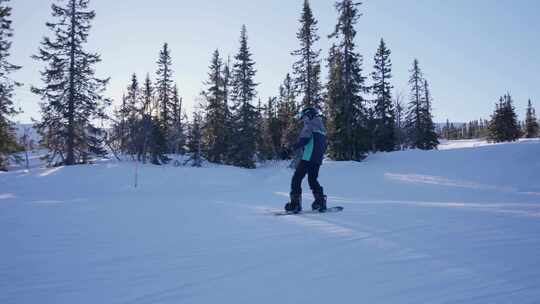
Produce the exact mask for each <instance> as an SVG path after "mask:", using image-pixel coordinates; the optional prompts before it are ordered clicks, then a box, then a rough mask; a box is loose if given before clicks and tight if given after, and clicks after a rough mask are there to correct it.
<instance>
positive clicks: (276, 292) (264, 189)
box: [0, 140, 540, 304]
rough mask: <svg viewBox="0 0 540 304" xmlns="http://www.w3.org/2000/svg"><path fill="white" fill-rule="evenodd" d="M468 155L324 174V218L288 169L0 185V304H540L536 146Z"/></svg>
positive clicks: (24, 178) (32, 179)
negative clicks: (302, 211) (295, 204)
mask: <svg viewBox="0 0 540 304" xmlns="http://www.w3.org/2000/svg"><path fill="white" fill-rule="evenodd" d="M456 145H457V149H456ZM465 146H466V147H469V148H464V145H463V143H457V144H454V145H453V144H452V143H445V144H444V148H454V149H447V150H440V151H427V152H425V151H405V152H394V153H378V154H375V155H371V156H370V157H369V158H368V159H367V161H365V162H362V163H355V162H331V161H329V162H325V163H324V165H323V167H322V169H321V173H320V180H321V183H322V184H323V185H324V186H325V189H326V192H327V194H328V195H329V205H341V206H344V207H345V210H344V211H343V212H341V213H332V214H322V215H320V214H315V215H296V216H281V217H277V216H273V215H271V214H270V213H271V212H272V211H273V210H280V209H281V208H282V206H283V205H284V203H285V202H286V201H287V192H288V191H289V181H290V177H291V175H292V171H291V170H290V169H287V168H286V164H285V163H274V164H267V165H266V166H264V167H262V168H259V169H256V170H244V169H238V168H233V167H226V166H213V165H207V166H205V167H204V168H199V169H196V168H190V167H178V168H176V167H173V166H164V167H155V166H151V165H143V166H140V167H139V187H138V188H134V187H133V174H134V170H135V165H134V163H130V162H122V163H118V162H114V161H107V162H102V163H99V164H95V165H91V166H75V167H64V168H62V167H61V168H53V169H45V168H32V169H31V170H30V171H29V172H25V171H23V170H19V171H13V172H9V173H1V174H0V231H1V232H0V247H1V248H0V303H3V304H9V303H17V304H20V303H32V304H34V303H68V304H72V303H92V304H95V303H126V304H127V303H130V304H143V303H306V304H307V303H309V304H316V303H325V304H327V303H392V304H394V303H414V304H418V303H490V304H491V303H520V304H523V303H540V141H537V140H532V141H522V142H519V143H512V144H502V145H486V146H482V145H474V144H472V145H465ZM471 147H475V148H471ZM308 190H309V189H308V188H307V183H305V184H304V208H306V207H309V205H310V204H311V201H312V197H311V195H310V193H309V191H308Z"/></svg>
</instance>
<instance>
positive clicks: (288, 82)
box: [277, 74, 302, 159]
mask: <svg viewBox="0 0 540 304" xmlns="http://www.w3.org/2000/svg"><path fill="white" fill-rule="evenodd" d="M277 111H278V114H277V115H278V120H279V121H280V128H281V131H280V133H281V140H280V142H281V147H280V152H284V151H285V148H286V147H289V146H291V145H292V144H294V143H296V141H297V139H298V134H299V132H300V129H301V128H302V126H301V123H300V121H299V120H298V119H297V118H296V115H297V114H298V113H299V112H300V110H299V107H298V104H297V102H296V91H295V89H294V83H293V79H292V78H291V75H290V74H287V75H286V76H285V79H284V80H283V83H282V85H280V86H279V97H278V110H277ZM288 157H290V156H289V155H281V158H283V159H286V158H288Z"/></svg>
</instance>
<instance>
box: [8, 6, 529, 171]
mask: <svg viewBox="0 0 540 304" xmlns="http://www.w3.org/2000/svg"><path fill="white" fill-rule="evenodd" d="M51 8H52V18H53V21H51V22H47V23H46V26H47V27H48V28H49V30H50V34H49V36H46V37H45V38H43V40H42V42H41V45H40V48H39V50H38V52H37V54H36V55H34V56H33V58H34V59H35V60H36V61H38V62H41V63H43V64H44V68H43V69H42V71H41V82H42V84H41V85H40V86H33V87H32V88H31V90H32V92H33V93H35V94H37V95H38V96H39V97H40V99H41V102H40V108H41V119H40V120H39V121H37V122H36V124H35V128H36V129H37V131H38V133H39V134H40V135H41V142H40V144H41V145H42V146H43V147H45V148H47V151H48V153H47V155H46V160H47V163H48V164H49V165H74V164H84V163H89V162H91V161H92V160H93V159H95V158H98V157H103V156H105V155H107V154H109V153H112V154H114V155H115V156H116V157H118V158H121V157H122V156H125V155H128V156H131V157H132V158H133V159H135V160H137V161H141V162H151V163H153V164H164V163H167V162H169V161H170V156H171V155H173V154H177V155H185V156H186V157H185V158H184V159H185V163H186V164H187V163H190V164H191V165H193V166H200V165H201V164H202V162H203V160H206V161H209V162H213V163H219V164H228V165H234V166H240V167H245V168H254V167H255V166H256V164H257V163H258V162H261V161H266V160H277V159H287V158H288V157H289V156H287V155H284V153H283V151H284V147H287V146H289V145H290V144H292V143H293V142H294V141H295V140H296V136H297V135H298V132H299V130H300V128H301V125H300V122H299V121H298V120H297V119H296V118H295V115H296V114H297V113H298V112H299V111H300V110H301V109H302V108H304V107H308V106H310V107H315V108H317V109H319V110H320V111H321V113H323V117H324V120H325V123H326V125H327V127H328V139H329V149H328V157H329V158H331V159H334V160H355V161H360V160H362V159H363V158H365V157H366V155H367V154H368V153H370V152H378V151H394V150H401V149H409V148H412V149H415V148H418V149H435V148H436V147H437V145H438V143H439V142H438V136H437V133H436V126H435V124H434V123H433V118H432V104H433V98H432V95H431V90H430V87H429V82H428V80H427V79H426V77H425V76H424V73H423V71H422V69H421V67H420V63H419V61H418V60H417V59H415V60H414V61H413V63H412V65H411V69H410V70H409V73H410V78H409V82H408V86H409V89H410V91H409V94H408V97H409V100H408V102H405V101H404V100H403V98H402V97H401V96H393V94H392V90H393V88H394V87H393V85H392V61H391V54H392V52H391V50H390V48H389V47H388V45H387V43H386V41H384V39H381V40H380V43H379V45H378V48H377V52H376V54H375V56H374V58H373V61H374V64H373V67H372V69H371V71H370V72H368V71H366V70H367V69H365V67H364V58H363V56H362V55H361V54H360V52H359V51H358V48H357V46H356V44H355V41H356V35H357V27H358V23H359V21H360V18H361V15H362V14H361V12H360V8H361V3H359V2H354V1H352V0H340V1H338V2H336V3H335V9H336V13H337V22H336V25H335V27H334V29H333V30H332V31H331V32H330V33H329V35H328V37H329V38H330V39H331V46H330V48H329V52H328V55H327V56H326V58H324V60H323V59H322V58H321V48H320V47H319V46H318V41H319V40H320V36H319V29H318V22H317V19H316V18H315V15H314V13H313V11H312V9H311V7H310V4H309V1H308V0H305V1H304V3H303V6H302V11H301V14H300V19H299V28H298V31H297V33H296V38H297V40H298V48H297V49H295V50H293V51H291V52H290V54H291V56H293V57H294V58H295V60H294V64H293V66H292V67H291V71H290V72H289V73H287V74H286V75H284V77H283V81H282V84H281V85H280V86H279V88H277V93H276V96H271V97H269V98H268V99H267V100H265V101H263V100H262V99H261V98H260V96H259V95H258V92H257V87H258V85H259V83H257V81H256V76H257V68H256V61H255V59H254V58H253V54H252V52H251V49H250V46H249V39H248V38H249V37H248V31H247V27H246V26H245V25H244V26H242V28H241V30H240V37H239V41H238V42H239V45H238V50H237V52H236V54H235V55H234V56H233V57H232V58H231V57H229V56H223V55H222V54H221V53H220V50H219V49H217V50H214V51H213V52H212V54H211V56H210V62H209V66H208V74H207V80H206V81H204V83H203V85H204V88H203V90H202V93H201V102H200V104H199V105H198V106H197V107H195V109H194V110H193V112H192V113H190V114H191V115H190V116H191V119H188V115H187V113H186V109H185V108H184V107H183V100H182V98H181V96H180V95H181V94H180V89H179V88H180V86H179V85H178V84H177V83H175V80H174V77H175V72H174V70H173V68H172V56H171V49H170V47H169V45H168V44H167V43H165V44H164V45H163V47H162V49H161V51H160V52H159V56H158V60H157V61H156V65H157V67H156V71H155V74H154V76H153V77H151V75H150V73H148V74H146V75H145V78H144V80H142V81H140V79H139V77H138V76H137V75H135V74H133V75H132V76H131V81H130V83H129V84H128V85H127V87H126V90H125V94H124V96H123V98H122V101H121V104H120V105H119V106H118V107H117V108H115V109H114V113H113V114H112V115H107V109H108V108H109V107H110V106H111V103H112V101H111V99H109V98H107V97H106V96H104V91H105V88H106V86H107V84H108V82H109V79H108V78H105V79H100V78H97V77H96V76H95V65H96V64H97V63H99V62H101V58H100V55H99V54H98V53H95V52H91V51H88V50H87V49H86V43H87V39H88V36H89V34H90V29H91V22H92V20H93V19H94V17H95V12H94V11H93V10H92V9H91V8H90V7H89V0H63V1H60V2H58V3H54V4H52V6H51ZM10 16H11V8H10V7H9V0H0V29H1V30H0V139H1V141H0V168H2V169H5V167H6V163H7V156H8V155H10V154H11V153H13V152H14V151H16V150H17V149H20V146H18V145H17V142H16V138H15V137H14V131H13V123H12V122H11V121H10V118H11V117H13V116H14V115H16V114H17V113H18V110H17V109H15V107H14V105H13V90H14V87H16V86H19V85H21V84H20V83H17V82H15V81H13V80H12V79H11V78H10V77H9V74H10V73H11V72H13V71H15V70H17V69H19V68H20V67H19V66H16V65H13V64H10V63H9V62H8V58H9V49H10V46H11V42H10V39H11V37H12V29H11V20H10ZM323 64H325V65H326V67H327V71H328V75H327V77H326V78H327V80H326V82H324V83H323V80H322V79H321V78H322V76H321V73H322V69H321V66H322V65H323ZM530 107H531V106H530ZM510 108H512V109H513V107H512V106H511V98H510V96H509V95H508V96H506V95H505V97H504V98H502V99H501V101H500V102H499V103H498V104H497V109H496V113H495V114H494V115H493V117H492V119H491V121H490V122H489V124H488V125H489V126H487V127H486V128H487V129H488V130H489V134H490V136H492V137H490V138H492V139H493V140H494V141H497V140H506V138H507V136H516V134H515V133H512V132H510V131H508V129H509V127H507V126H506V125H505V126H504V127H502V126H501V125H502V124H503V121H504V124H506V123H507V121H508V119H509V117H511V115H510V114H509V113H508V110H509V109H510ZM528 115H529V114H528ZM533 115H534V110H531V116H533ZM528 119H529V118H528ZM530 120H531V121H533V120H534V122H536V118H534V119H533V118H531V119H530ZM528 121H529V120H528ZM482 124H484V125H485V124H486V122H482ZM475 126H476V125H475ZM448 128H450V126H448ZM527 128H529V127H527ZM536 128H537V126H536ZM533 129H534V128H533V127H530V130H531V132H529V133H528V134H529V135H531V134H533V133H534V132H533V131H534V130H533ZM527 130H529V129H527ZM445 132H446V133H444V132H443V133H444V134H445V135H447V137H450V133H454V131H451V130H449V129H448V130H446V131H445ZM536 132H537V131H536ZM473 133H474V134H475V135H474V136H476V134H477V133H480V131H478V132H477V131H474V132H473ZM499 133H501V134H503V133H504V136H503V135H501V136H499V135H498V134H499ZM496 134H497V135H496Z"/></svg>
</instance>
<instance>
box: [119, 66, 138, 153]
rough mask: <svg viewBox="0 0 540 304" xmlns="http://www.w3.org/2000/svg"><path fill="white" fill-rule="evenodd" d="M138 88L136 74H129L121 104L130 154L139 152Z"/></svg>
mask: <svg viewBox="0 0 540 304" xmlns="http://www.w3.org/2000/svg"><path fill="white" fill-rule="evenodd" d="M139 95H140V88H139V81H138V79H137V75H136V74H135V73H134V74H133V75H132V76H131V83H130V84H129V86H128V88H127V95H126V97H125V99H124V103H123V104H124V106H123V109H122V111H123V115H124V116H123V117H124V119H125V122H126V123H125V124H126V126H125V127H126V129H127V130H126V134H125V136H126V142H127V147H126V148H127V151H125V152H127V153H128V154H130V155H135V154H137V153H138V152H140V146H141V144H140V138H139V135H140V130H139V122H140V120H139V119H140V118H141V116H139V114H140V112H139V101H140V96H139Z"/></svg>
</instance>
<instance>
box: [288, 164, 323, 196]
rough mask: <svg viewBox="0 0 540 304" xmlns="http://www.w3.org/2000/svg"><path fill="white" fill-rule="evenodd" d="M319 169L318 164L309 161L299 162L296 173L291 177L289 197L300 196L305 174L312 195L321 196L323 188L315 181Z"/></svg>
mask: <svg viewBox="0 0 540 304" xmlns="http://www.w3.org/2000/svg"><path fill="white" fill-rule="evenodd" d="M320 167H321V165H320V164H317V163H314V162H311V161H305V160H301V161H300V163H299V164H298V166H297V167H296V171H294V175H293V177H292V181H291V195H292V196H294V195H302V180H303V179H304V177H305V176H306V174H307V176H308V182H309V187H310V188H311V191H312V192H313V194H320V195H322V194H323V188H322V187H321V185H320V184H319V182H318V181H317V178H318V177H319V168H320Z"/></svg>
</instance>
